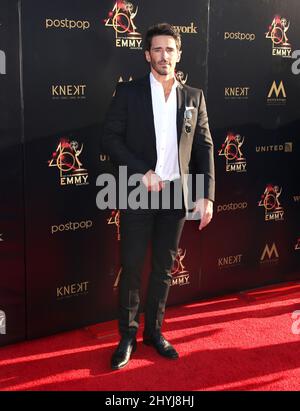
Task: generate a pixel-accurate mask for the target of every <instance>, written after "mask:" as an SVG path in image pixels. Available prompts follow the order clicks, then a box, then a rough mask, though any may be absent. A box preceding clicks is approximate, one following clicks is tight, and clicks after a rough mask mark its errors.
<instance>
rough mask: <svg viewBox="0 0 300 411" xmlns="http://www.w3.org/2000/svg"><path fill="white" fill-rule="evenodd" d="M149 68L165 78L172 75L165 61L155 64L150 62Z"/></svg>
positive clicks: (169, 66) (170, 68)
mask: <svg viewBox="0 0 300 411" xmlns="http://www.w3.org/2000/svg"><path fill="white" fill-rule="evenodd" d="M151 67H152V68H153V70H155V71H156V72H157V73H158V74H160V75H161V76H167V75H168V74H171V73H172V67H171V65H170V64H169V63H167V62H165V61H159V62H157V63H154V62H151Z"/></svg>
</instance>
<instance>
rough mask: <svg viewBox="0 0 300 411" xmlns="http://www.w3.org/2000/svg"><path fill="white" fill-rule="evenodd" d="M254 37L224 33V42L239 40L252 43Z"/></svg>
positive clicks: (244, 34)
mask: <svg viewBox="0 0 300 411" xmlns="http://www.w3.org/2000/svg"><path fill="white" fill-rule="evenodd" d="M255 38H256V35H255V34H254V33H241V32H239V31H238V32H229V31H225V33H224V40H239V41H254V40H255Z"/></svg>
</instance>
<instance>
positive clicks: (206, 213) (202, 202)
mask: <svg viewBox="0 0 300 411" xmlns="http://www.w3.org/2000/svg"><path fill="white" fill-rule="evenodd" d="M197 212H198V213H200V218H201V222H200V224H199V230H202V229H203V228H204V227H206V226H207V224H209V223H210V221H211V219H212V216H213V202H212V201H211V200H208V199H207V198H200V199H199V200H197V201H196V205H195V207H194V209H193V216H194V215H195V214H196V213H197Z"/></svg>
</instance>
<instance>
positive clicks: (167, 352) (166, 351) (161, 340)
mask: <svg viewBox="0 0 300 411" xmlns="http://www.w3.org/2000/svg"><path fill="white" fill-rule="evenodd" d="M143 343H144V344H146V345H152V346H153V347H154V348H155V349H156V351H157V352H158V353H159V354H160V355H162V356H163V357H166V358H169V359H171V360H176V359H177V358H178V357H179V355H178V352H177V351H176V350H175V348H174V347H173V346H172V345H171V344H170V343H169V341H167V340H166V339H165V337H164V336H163V335H162V334H160V333H158V334H154V335H152V336H151V337H147V336H145V335H144V338H143Z"/></svg>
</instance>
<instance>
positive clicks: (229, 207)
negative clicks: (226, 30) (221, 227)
mask: <svg viewBox="0 0 300 411" xmlns="http://www.w3.org/2000/svg"><path fill="white" fill-rule="evenodd" d="M247 207H248V203H247V202H246V201H244V202H242V203H229V204H219V205H218V207H217V212H218V213H221V212H223V211H236V210H245V209H246V208H247Z"/></svg>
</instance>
